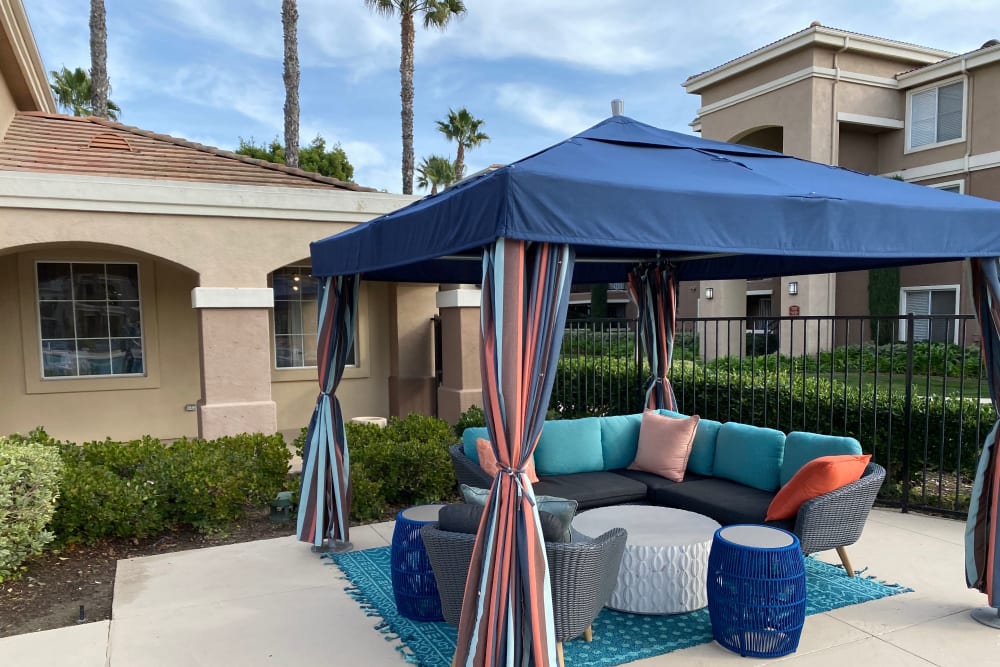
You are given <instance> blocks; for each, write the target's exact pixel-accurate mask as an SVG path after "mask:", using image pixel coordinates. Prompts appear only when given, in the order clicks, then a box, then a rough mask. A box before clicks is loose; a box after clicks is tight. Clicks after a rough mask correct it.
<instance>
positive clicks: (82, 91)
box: [49, 66, 121, 120]
mask: <svg viewBox="0 0 1000 667" xmlns="http://www.w3.org/2000/svg"><path fill="white" fill-rule="evenodd" d="M49 76H51V77H52V81H51V82H50V83H49V87H50V88H51V89H52V94H53V95H55V96H56V102H58V103H59V108H61V109H62V110H63V111H66V112H68V113H71V114H73V115H74V116H92V115H94V112H93V106H92V104H93V93H92V86H91V83H90V76H89V75H88V74H87V73H86V72H85V71H84V70H83V68H82V67H77V68H76V69H74V70H70V69H68V68H66V67H65V66H64V67H63V68H62V70H60V71H58V72H57V71H55V70H52V71H51V72H49ZM120 113H121V109H120V108H118V105H117V104H115V103H114V102H112V101H111V100H108V112H107V117H108V118H110V119H111V120H118V115H119V114H120Z"/></svg>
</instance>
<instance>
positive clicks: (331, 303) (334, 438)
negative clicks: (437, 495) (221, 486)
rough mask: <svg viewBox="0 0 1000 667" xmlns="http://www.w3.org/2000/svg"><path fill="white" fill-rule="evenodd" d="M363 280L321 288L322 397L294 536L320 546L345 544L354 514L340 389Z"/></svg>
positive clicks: (332, 280)
mask: <svg viewBox="0 0 1000 667" xmlns="http://www.w3.org/2000/svg"><path fill="white" fill-rule="evenodd" d="M360 285H361V276H360V275H358V274H354V275H349V276H329V277H326V278H324V279H323V281H322V283H321V284H320V294H319V317H318V320H319V340H318V342H317V359H316V365H317V367H318V372H319V387H320V391H319V397H318V398H317V399H316V408H315V409H314V410H313V414H312V418H311V419H310V420H309V429H308V431H307V433H306V443H305V448H304V451H303V453H302V491H301V494H300V500H299V520H298V525H297V527H296V531H295V535H296V537H298V539H299V540H301V541H302V542H312V543H313V545H314V546H316V547H321V546H322V544H323V541H324V540H325V539H331V540H337V541H342V542H347V541H348V539H349V536H348V530H349V518H350V513H351V477H350V472H351V463H350V456H349V455H348V451H347V434H346V433H345V431H344V416H343V414H341V411H340V400H339V399H338V398H337V396H336V393H335V392H336V391H337V386H338V385H339V384H340V380H341V378H343V376H344V367H345V366H346V365H347V358H348V355H349V354H350V352H351V348H352V347H353V346H354V332H355V330H356V329H357V319H358V291H359V287H360Z"/></svg>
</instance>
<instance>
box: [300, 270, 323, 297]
mask: <svg viewBox="0 0 1000 667" xmlns="http://www.w3.org/2000/svg"><path fill="white" fill-rule="evenodd" d="M299 291H300V292H301V293H302V298H303V299H316V298H318V297H319V281H318V280H316V279H315V278H313V277H311V276H306V275H303V277H302V284H301V285H300V286H299Z"/></svg>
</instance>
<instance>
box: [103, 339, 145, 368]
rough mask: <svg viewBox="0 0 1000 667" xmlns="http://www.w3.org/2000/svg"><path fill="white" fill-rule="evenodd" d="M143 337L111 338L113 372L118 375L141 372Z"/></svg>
mask: <svg viewBox="0 0 1000 667" xmlns="http://www.w3.org/2000/svg"><path fill="white" fill-rule="evenodd" d="M143 370H144V367H143V362H142V339H140V338H113V339H112V340H111V372H112V373H115V374H116V375H134V374H141V373H142V372H143Z"/></svg>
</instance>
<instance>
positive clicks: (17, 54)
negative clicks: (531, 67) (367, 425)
mask: <svg viewBox="0 0 1000 667" xmlns="http://www.w3.org/2000/svg"><path fill="white" fill-rule="evenodd" d="M0 75H2V76H0V313H2V319H0V340H2V341H3V345H0V368H2V369H3V375H2V380H0V433H9V432H14V431H26V430H28V429H31V428H33V427H35V426H43V427H45V428H46V429H47V430H48V431H49V433H50V434H52V435H54V436H56V437H58V438H65V439H71V440H74V441H84V440H88V439H103V438H104V437H108V436H110V437H112V438H116V439H125V438H135V437H138V436H141V435H143V434H151V435H154V436H158V437H162V438H173V437H179V436H192V435H198V434H200V435H202V436H205V437H215V436H218V435H222V434H232V433H239V432H244V431H262V432H274V431H276V430H279V429H280V430H284V429H289V430H291V429H298V428H300V427H302V426H304V425H305V424H306V423H307V422H308V420H309V417H310V415H311V413H312V410H313V406H314V404H315V400H316V394H317V392H318V385H317V377H316V369H315V366H314V364H315V335H314V334H315V330H316V324H315V320H316V293H317V288H316V283H315V281H314V280H313V279H312V278H311V277H310V276H309V243H310V242H311V241H314V240H316V239H320V238H323V237H325V236H328V235H331V234H334V233H337V232H340V231H343V230H346V229H349V228H350V227H351V226H353V225H356V224H358V223H361V222H364V221H366V220H369V219H371V218H373V217H375V216H377V215H380V214H382V213H386V212H389V211H392V210H395V209H396V208H399V207H400V206H403V205H405V204H407V203H409V202H410V201H412V200H413V199H414V198H413V197H407V196H399V195H391V194H385V193H378V192H373V191H371V190H369V189H367V188H363V187H359V186H357V185H355V184H353V183H345V182H341V181H337V180H335V179H330V178H326V177H322V176H319V175H317V174H311V173H307V172H303V171H301V170H297V169H289V168H286V167H284V166H282V165H272V164H269V163H263V162H259V161H257V160H253V159H250V158H246V157H244V156H238V155H234V154H232V153H228V152H226V151H220V150H218V149H214V148H210V147H206V146H201V145H197V144H192V143H189V142H186V141H183V140H180V139H176V138H174V137H167V136H164V135H158V134H154V133H151V132H147V131H144V130H140V129H138V128H133V127H128V126H125V125H121V124H118V123H113V122H108V121H104V120H98V119H92V118H74V117H69V116H63V115H59V114H56V113H55V104H54V101H53V99H52V95H51V92H50V90H49V86H48V82H47V79H46V71H45V69H44V67H43V66H42V63H41V60H40V58H39V55H38V52H37V49H36V46H35V43H34V39H33V36H32V34H31V30H30V27H29V25H28V22H27V18H26V16H25V13H24V9H23V7H22V5H21V2H20V0H0ZM437 292H438V289H437V286H424V285H405V284H387V283H371V284H366V285H364V287H363V289H362V300H361V307H360V324H359V330H358V332H357V334H358V335H357V343H356V349H355V352H354V354H355V357H354V363H353V364H352V365H351V366H350V367H349V368H348V369H347V370H346V372H345V379H344V382H343V384H342V385H341V390H340V391H339V392H338V395H339V396H340V399H341V402H342V405H343V410H344V414H345V416H346V417H347V418H351V417H354V416H363V415H364V416H368V415H374V416H387V415H390V414H407V413H409V412H411V411H414V412H421V413H424V414H433V413H434V411H435V409H436V393H437V390H436V381H435V377H434V368H433V365H434V354H433V326H432V321H431V318H432V317H433V316H435V315H437V314H438V309H437V305H436V303H435V299H436V298H437ZM458 310H465V309H458ZM456 416H457V414H456Z"/></svg>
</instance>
